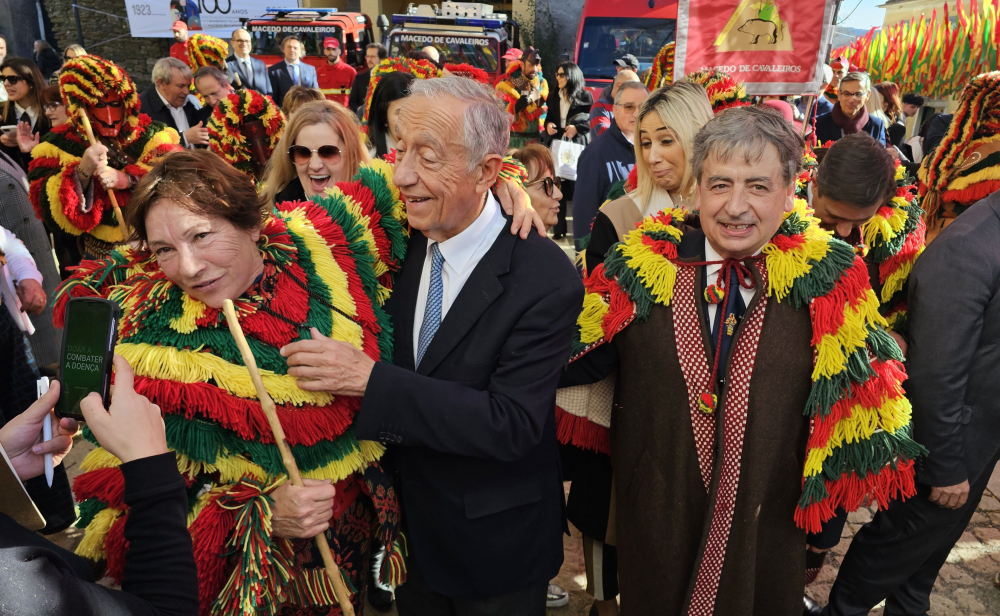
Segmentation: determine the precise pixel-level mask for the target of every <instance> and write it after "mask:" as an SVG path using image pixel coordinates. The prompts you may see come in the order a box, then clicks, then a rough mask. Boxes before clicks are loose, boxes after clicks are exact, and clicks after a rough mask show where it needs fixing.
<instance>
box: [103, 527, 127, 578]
mask: <svg viewBox="0 0 1000 616" xmlns="http://www.w3.org/2000/svg"><path fill="white" fill-rule="evenodd" d="M126 520H128V513H125V515H123V516H121V517H120V518H118V519H117V520H115V523H114V524H112V525H111V528H110V529H109V530H108V534H107V537H105V539H104V553H105V555H106V558H107V561H108V563H107V567H108V575H109V576H110V577H111V579H113V580H114V581H115V583H116V584H121V583H122V578H123V577H125V554H126V553H127V552H128V541H126V540H125V521H126Z"/></svg>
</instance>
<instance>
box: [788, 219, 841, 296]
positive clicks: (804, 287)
mask: <svg viewBox="0 0 1000 616" xmlns="http://www.w3.org/2000/svg"><path fill="white" fill-rule="evenodd" d="M793 217H795V218H797V216H790V217H789V218H793ZM854 256H855V255H854V249H853V248H851V246H850V245H849V244H847V243H846V242H843V241H841V240H838V239H836V238H832V239H831V240H830V250H829V251H828V252H827V254H826V256H825V257H823V258H822V259H820V260H819V261H817V260H815V259H810V261H809V264H810V265H811V266H812V268H811V269H810V270H809V273H808V274H806V275H805V276H802V277H800V278H797V279H796V280H795V282H793V283H792V289H791V292H790V293H789V297H790V298H791V300H792V305H793V306H794V307H795V309H796V310H800V309H802V308H804V307H807V306H808V305H809V302H811V301H812V300H813V299H815V298H817V297H822V296H824V295H826V294H827V293H829V292H830V291H832V290H833V289H834V287H836V286H837V281H839V280H840V278H841V276H843V275H844V272H846V271H847V270H848V269H849V268H850V267H851V265H853V264H854Z"/></svg>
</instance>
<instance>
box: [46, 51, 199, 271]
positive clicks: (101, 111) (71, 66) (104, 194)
mask: <svg viewBox="0 0 1000 616" xmlns="http://www.w3.org/2000/svg"><path fill="white" fill-rule="evenodd" d="M59 87H60V90H61V91H62V99H63V105H64V106H65V108H66V112H67V114H68V115H69V122H67V123H66V124H63V125H61V126H57V127H56V128H54V129H52V131H51V132H50V133H48V134H47V135H45V137H43V138H42V142H41V143H40V144H39V145H37V146H36V147H35V148H34V149H33V150H32V152H31V155H32V161H31V165H30V166H29V169H28V181H29V182H30V186H31V189H30V197H31V203H32V205H34V207H35V211H36V212H37V213H38V216H39V217H40V218H41V219H42V220H43V221H44V222H45V223H46V226H47V227H48V228H49V229H50V230H51V231H53V232H54V233H55V232H58V233H64V234H69V235H72V236H77V237H79V238H80V239H81V242H82V252H83V253H84V254H85V255H90V256H98V257H100V256H105V255H107V254H108V253H109V252H110V251H111V249H112V247H113V246H114V245H115V244H119V243H121V242H122V241H124V240H125V237H126V235H125V233H123V230H122V229H121V228H119V226H118V222H117V220H116V219H115V215H114V211H113V209H112V206H111V199H110V197H109V196H108V191H109V190H112V191H114V193H115V196H116V197H117V199H118V204H119V205H120V206H121V208H122V209H123V210H126V209H127V207H128V201H129V195H131V193H132V190H133V189H134V187H135V185H136V183H137V182H138V181H139V180H140V179H141V178H142V177H143V176H144V175H145V174H146V173H147V172H148V171H149V170H150V169H151V168H152V165H153V164H154V162H155V161H156V159H158V158H159V157H160V156H163V155H164V154H166V153H167V152H171V151H174V150H178V149H180V146H179V145H178V144H179V142H180V138H179V136H178V135H177V132H176V131H175V130H173V129H171V128H168V127H167V126H166V125H164V124H162V123H160V122H153V121H152V120H150V119H149V116H147V115H145V114H142V113H140V112H139V95H138V93H137V92H136V89H135V85H134V84H133V83H132V80H131V79H130V78H129V76H128V74H127V73H126V72H125V71H124V70H122V69H121V68H120V67H118V66H117V65H116V64H114V63H113V62H110V61H108V60H105V59H104V58H101V57H99V56H94V55H88V56H81V57H78V58H75V59H72V60H69V61H67V62H66V64H64V65H63V68H62V71H61V72H60V74H59ZM83 114H86V115H87V117H88V119H89V120H90V124H91V126H92V127H93V131H94V137H95V138H96V139H97V140H98V143H97V144H95V145H90V143H89V141H88V140H87V134H86V132H85V130H84V128H83V125H82V121H81V116H82V115H83Z"/></svg>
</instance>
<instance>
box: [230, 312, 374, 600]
mask: <svg viewBox="0 0 1000 616" xmlns="http://www.w3.org/2000/svg"><path fill="white" fill-rule="evenodd" d="M222 309H223V311H224V312H225V313H226V322H227V323H228V324H229V332H230V333H231V334H232V335H233V338H235V339H236V345H237V346H238V347H239V348H240V355H242V356H243V363H244V364H246V367H247V370H249V371H250V380H251V381H253V386H254V389H256V390H257V398H259V399H260V407H261V408H262V409H263V410H264V414H265V415H266V416H267V423H269V424H270V425H271V432H272V433H273V434H274V442H275V443H277V445H278V451H280V452H281V461H282V462H283V463H284V464H285V470H286V471H287V472H288V479H289V481H291V482H292V485H294V486H301V485H302V475H301V474H299V466H298V464H296V463H295V456H293V455H292V450H291V449H289V447H288V441H286V440H285V431H284V430H283V429H282V428H281V421H280V420H279V419H278V411H277V410H275V408H274V400H272V399H271V396H269V395H268V393H267V389H266V388H265V387H264V379H262V378H261V376H260V371H259V370H258V369H257V360H255V359H254V357H253V352H252V351H251V350H250V345H249V344H247V339H246V337H244V336H243V328H241V327H240V322H239V320H237V318H236V307H235V306H233V301H232V300H230V299H227V300H225V301H224V302H223V304H222ZM316 546H317V547H318V548H319V553H320V555H321V556H322V557H323V564H324V565H325V566H326V575H327V577H329V578H330V583H331V584H332V585H333V591H334V594H335V595H336V597H337V603H338V604H339V605H340V611H341V613H343V615H344V616H354V606H353V605H352V604H351V597H350V595H349V594H348V592H347V586H345V585H344V580H343V578H341V577H340V569H338V568H337V563H336V561H334V560H333V554H332V553H331V552H330V544H328V543H327V541H326V535H325V534H323V533H320V534H318V535H316Z"/></svg>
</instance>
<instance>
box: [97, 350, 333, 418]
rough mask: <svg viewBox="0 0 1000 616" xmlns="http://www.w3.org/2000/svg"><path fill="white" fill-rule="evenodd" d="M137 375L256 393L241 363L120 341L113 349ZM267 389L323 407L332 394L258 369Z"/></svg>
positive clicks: (281, 398)
mask: <svg viewBox="0 0 1000 616" xmlns="http://www.w3.org/2000/svg"><path fill="white" fill-rule="evenodd" d="M115 350H116V352H117V353H119V354H120V355H122V356H123V357H124V358H125V359H127V360H128V362H129V363H130V364H131V365H132V369H133V370H135V373H136V374H137V375H139V376H147V377H151V378H155V379H167V380H171V381H177V382H180V383H207V382H209V381H213V380H214V381H215V383H216V385H218V386H219V387H220V388H222V389H224V390H225V391H226V392H228V393H231V394H233V395H236V396H239V397H241V398H247V399H250V400H255V399H256V398H257V392H256V390H255V389H254V387H253V382H251V380H250V373H249V372H248V371H247V369H246V368H245V367H244V366H237V365H236V364H231V363H229V362H227V361H225V360H224V359H222V358H221V357H217V356H215V355H212V354H211V353H208V352H202V351H192V350H182V349H175V348H173V347H167V346H158V345H151V344H146V343H131V342H123V343H119V344H118V346H117V347H116V348H115ZM260 373H261V376H262V378H263V379H264V385H265V387H267V392H268V393H269V394H271V397H272V398H273V399H274V401H275V402H277V403H278V404H294V405H296V406H301V405H303V404H315V405H317V406H326V405H328V404H331V403H332V402H333V400H334V397H333V396H332V395H330V394H328V393H323V392H310V391H303V390H301V389H299V387H298V385H297V384H296V379H295V377H292V376H288V375H287V374H275V373H273V372H271V371H270V370H264V369H261V370H260Z"/></svg>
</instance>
